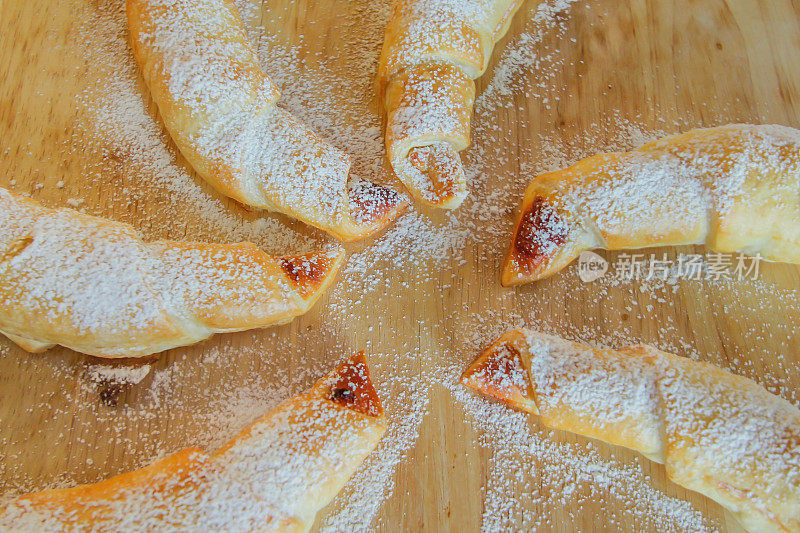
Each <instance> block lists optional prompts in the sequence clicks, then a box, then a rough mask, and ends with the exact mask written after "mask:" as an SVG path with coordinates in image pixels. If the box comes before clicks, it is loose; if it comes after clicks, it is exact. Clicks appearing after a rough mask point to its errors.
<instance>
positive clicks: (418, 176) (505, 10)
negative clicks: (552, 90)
mask: <svg viewBox="0 0 800 533" xmlns="http://www.w3.org/2000/svg"><path fill="white" fill-rule="evenodd" d="M521 4H522V1H521V0H477V1H475V2H463V1H460V0H395V2H394V5H393V9H392V15H391V19H390V20H389V25H388V27H387V28H386V37H385V40H384V43H383V51H382V53H381V58H380V63H379V65H378V78H379V84H380V89H381V91H382V92H383V96H384V100H385V104H386V113H387V123H386V151H387V154H388V156H389V161H390V163H391V165H392V168H393V169H394V171H395V173H396V174H397V176H398V177H399V178H400V180H401V181H402V182H403V183H404V184H405V186H406V187H408V189H409V190H410V191H411V193H412V194H413V195H414V196H415V197H417V198H418V199H419V200H420V201H421V202H423V203H425V204H427V205H431V206H434V207H443V208H446V209H455V208H456V207H458V206H459V205H461V202H462V201H464V198H466V196H467V192H468V187H467V178H466V176H465V175H464V169H463V168H462V166H461V158H460V156H459V155H458V152H460V151H462V150H464V149H465V148H466V147H467V146H468V145H469V131H470V129H469V121H470V116H471V115H472V105H473V103H474V100H475V83H474V81H473V80H475V79H477V78H478V77H480V76H481V75H482V74H483V72H484V71H485V70H486V67H487V65H488V64H489V57H490V56H491V54H492V49H493V48H494V45H495V43H497V41H499V40H500V38H501V37H502V36H503V35H504V34H505V32H506V31H507V30H508V26H509V24H510V23H511V18H512V17H513V15H514V13H515V12H516V10H517V9H518V8H519V6H520V5H521Z"/></svg>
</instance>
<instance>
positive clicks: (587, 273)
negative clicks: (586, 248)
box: [578, 252, 608, 283]
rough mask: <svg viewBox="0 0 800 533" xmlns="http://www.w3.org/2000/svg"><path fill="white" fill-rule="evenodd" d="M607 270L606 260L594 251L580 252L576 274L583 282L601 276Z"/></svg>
mask: <svg viewBox="0 0 800 533" xmlns="http://www.w3.org/2000/svg"><path fill="white" fill-rule="evenodd" d="M606 272H608V261H606V260H605V259H603V258H602V257H600V256H599V255H597V254H596V253H594V252H581V255H580V257H579V258H578V276H579V277H580V278H581V280H582V281H584V282H585V283H589V282H590V281H594V280H597V279H600V278H602V277H603V276H604V275H605V273H606Z"/></svg>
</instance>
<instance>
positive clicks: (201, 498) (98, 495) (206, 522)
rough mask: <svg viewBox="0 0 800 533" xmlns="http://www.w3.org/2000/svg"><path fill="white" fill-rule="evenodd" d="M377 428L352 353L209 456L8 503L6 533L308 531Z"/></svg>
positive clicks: (379, 420) (373, 441)
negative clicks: (26, 532) (11, 532)
mask: <svg viewBox="0 0 800 533" xmlns="http://www.w3.org/2000/svg"><path fill="white" fill-rule="evenodd" d="M385 431H386V418H385V415H384V414H383V409H382V407H381V403H380V400H379V398H378V395H377V394H376V392H375V389H374V387H373V385H372V382H371V381H370V378H369V371H368V369H367V365H366V363H365V362H364V357H363V354H358V355H356V356H354V357H352V358H350V359H348V360H347V361H345V362H344V363H342V364H341V365H340V366H339V367H338V368H337V369H336V370H334V371H333V372H331V373H330V374H328V375H327V376H326V377H324V378H322V379H321V380H320V381H318V382H317V383H316V385H314V387H313V388H312V389H311V390H310V391H309V392H306V393H304V394H301V395H300V396H296V397H294V398H291V399H289V400H287V401H286V402H284V403H283V404H281V405H279V406H278V407H277V408H276V409H275V410H274V411H272V412H271V413H269V414H268V415H266V416H265V417H264V418H262V419H260V420H258V421H257V422H256V423H254V424H253V425H252V426H250V427H248V428H247V429H245V430H244V431H242V432H241V433H239V435H238V436H237V437H235V438H234V439H233V440H231V441H230V442H229V443H227V444H226V445H225V446H223V447H222V449H220V450H219V451H217V452H215V453H212V454H210V455H208V454H206V453H204V452H203V451H202V450H200V449H198V448H190V449H186V450H183V451H180V452H177V453H174V454H172V455H170V456H168V457H166V458H164V459H161V460H159V461H156V462H155V463H153V464H151V465H150V466H148V467H145V468H142V469H141V470H136V471H133V472H128V473H125V474H120V475H118V476H114V477H112V478H111V479H108V480H107V481H102V482H100V483H95V484H91V485H81V486H78V487H73V488H69V489H59V490H48V491H44V492H38V493H34V494H28V495H25V496H22V497H20V498H17V499H16V500H14V501H12V502H11V504H10V505H9V506H8V507H7V508H6V509H5V510H4V511H0V529H3V530H4V531H6V530H13V531H54V532H55V531H131V532H132V531H143V532H144V531H263V532H267V531H270V532H272V531H275V532H277V531H282V532H289V531H292V532H294V531H307V530H308V529H309V528H310V527H311V525H312V523H313V522H314V517H315V516H316V514H317V512H319V511H320V510H321V509H322V508H323V507H325V506H326V505H328V503H330V501H331V500H332V499H333V498H334V496H336V494H337V493H338V492H339V490H341V488H342V487H343V486H344V485H345V484H346V483H347V480H348V479H349V478H350V476H351V475H352V474H353V472H355V470H356V469H357V468H358V466H359V465H360V464H361V463H362V462H363V461H364V459H365V458H366V457H367V456H368V455H369V454H370V453H371V452H372V450H373V449H374V448H375V446H377V444H378V441H379V440H380V438H381V437H382V436H383V434H384V432H385Z"/></svg>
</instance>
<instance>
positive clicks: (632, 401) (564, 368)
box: [462, 330, 800, 532]
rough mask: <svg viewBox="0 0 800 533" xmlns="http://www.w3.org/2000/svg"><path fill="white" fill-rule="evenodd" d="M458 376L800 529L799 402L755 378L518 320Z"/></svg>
mask: <svg viewBox="0 0 800 533" xmlns="http://www.w3.org/2000/svg"><path fill="white" fill-rule="evenodd" d="M520 366H522V367H523V370H522V371H521V370H520ZM462 383H463V384H464V385H466V386H468V387H471V388H474V389H476V390H478V391H480V392H482V393H484V394H486V395H488V396H492V397H494V398H498V399H500V400H502V401H504V402H507V403H509V404H510V405H513V406H515V407H517V408H519V409H522V410H524V411H526V412H529V413H532V414H537V415H539V416H540V420H541V421H542V423H544V424H545V425H546V426H548V427H551V428H555V429H564V430H567V431H572V432H574V433H577V434H580V435H585V436H588V437H592V438H597V439H601V440H604V441H606V442H609V443H612V444H616V445H621V446H625V447H627V448H630V449H632V450H636V451H638V452H640V453H642V454H644V455H645V456H647V457H648V458H650V459H652V460H654V461H657V462H659V463H664V464H665V466H666V472H667V475H668V476H669V477H670V479H672V480H673V481H674V482H675V483H678V484H680V485H682V486H684V487H687V488H689V489H691V490H695V491H698V492H700V493H702V494H705V495H706V496H708V497H710V498H712V499H714V500H716V501H717V502H719V503H720V504H722V505H723V506H724V507H726V508H727V509H729V510H730V511H731V512H732V513H733V514H734V515H735V516H736V518H737V519H738V520H739V521H740V522H741V523H742V524H743V525H744V526H745V527H746V528H747V529H748V530H750V531H759V532H761V531H781V532H788V531H795V530H797V529H798V528H800V410H798V409H797V408H796V407H795V406H793V405H791V404H790V403H789V402H786V401H785V400H783V399H781V398H779V397H777V396H774V395H772V394H770V393H769V392H767V391H766V390H764V389H763V388H762V387H760V386H759V385H757V384H756V383H754V382H753V381H751V380H749V379H746V378H743V377H740V376H735V375H733V374H730V373H728V372H726V371H724V370H722V369H720V368H718V367H716V366H714V365H711V364H707V363H700V362H696V361H692V360H690V359H686V358H682V357H677V356H675V355H673V354H669V353H665V352H661V351H659V350H656V349H655V348H652V347H650V346H645V345H636V346H629V347H625V348H622V349H619V350H604V349H598V348H593V347H589V346H584V345H581V344H579V343H574V342H569V341H565V340H563V339H559V338H557V337H553V336H551V335H545V334H541V333H537V332H534V331H529V330H514V331H510V332H508V333H506V334H504V335H503V336H501V337H500V338H499V339H498V340H497V341H495V342H494V343H493V344H492V346H490V347H489V348H488V349H486V350H485V351H484V352H483V353H482V354H481V355H480V356H479V357H478V358H477V360H476V361H475V362H474V363H473V364H472V365H471V366H470V368H469V369H468V370H467V371H466V372H465V373H464V376H463V378H462Z"/></svg>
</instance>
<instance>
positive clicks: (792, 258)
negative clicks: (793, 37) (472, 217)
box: [502, 125, 800, 285]
mask: <svg viewBox="0 0 800 533" xmlns="http://www.w3.org/2000/svg"><path fill="white" fill-rule="evenodd" d="M798 175H800V135H798V132H797V130H793V129H791V128H785V127H782V126H752V125H729V126H721V127H718V128H708V129H699V130H692V131H689V132H687V133H684V134H681V135H675V136H671V137H667V138H664V139H661V140H658V141H655V142H652V143H649V144H646V145H644V146H642V147H641V148H638V149H636V150H632V151H630V152H625V153H609V154H601V155H597V156H593V157H589V158H587V159H584V160H582V161H579V162H578V163H576V164H575V165H573V166H571V167H569V168H566V169H563V170H560V171H556V172H551V173H547V174H543V175H541V176H538V177H537V178H535V179H534V180H533V181H532V182H531V184H530V186H529V187H528V190H527V192H526V193H525V198H524V199H523V201H522V209H521V213H522V214H521V216H520V218H519V219H518V223H517V228H516V230H515V232H514V238H513V240H512V243H511V246H510V248H509V252H508V257H507V259H506V263H505V267H504V269H503V276H502V280H503V284H504V285H514V284H519V283H527V282H530V281H534V280H538V279H542V278H545V277H547V276H549V275H552V274H554V273H555V272H558V271H559V270H561V269H562V268H564V267H565V266H566V265H567V264H569V263H570V262H571V261H572V260H573V259H575V258H577V257H578V256H579V255H580V253H581V252H583V251H586V250H591V249H593V248H605V249H608V250H619V249H625V248H643V247H651V246H668V245H682V244H703V243H704V244H705V245H706V246H707V247H708V248H710V249H713V250H716V251H719V252H743V253H748V254H756V253H758V254H761V256H762V257H763V258H765V259H769V260H773V261H781V262H789V263H800V202H798V201H797V191H798V189H800V182H798Z"/></svg>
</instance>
